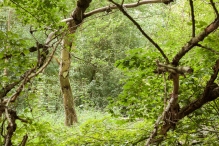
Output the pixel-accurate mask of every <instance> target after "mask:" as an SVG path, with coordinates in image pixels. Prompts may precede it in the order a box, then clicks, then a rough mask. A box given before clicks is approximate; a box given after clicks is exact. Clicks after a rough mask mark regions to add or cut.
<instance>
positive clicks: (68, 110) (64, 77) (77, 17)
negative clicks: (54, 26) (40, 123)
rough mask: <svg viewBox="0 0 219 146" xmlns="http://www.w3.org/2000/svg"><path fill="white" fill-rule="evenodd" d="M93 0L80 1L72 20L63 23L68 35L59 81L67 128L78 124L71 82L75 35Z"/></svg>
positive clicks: (65, 38) (63, 44)
mask: <svg viewBox="0 0 219 146" xmlns="http://www.w3.org/2000/svg"><path fill="white" fill-rule="evenodd" d="M90 2H91V0H78V1H77V7H76V9H75V10H74V11H73V13H72V15H71V19H66V20H64V21H62V22H67V25H68V33H69V35H66V36H65V37H64V38H63V41H62V50H61V63H60V72H59V79H60V84H61V89H62V94H63V100H64V107H65V116H66V117H65V124H66V125H67V126H70V125H72V124H73V123H76V122H77V115H76V111H75V106H74V98H73V95H72V91H71V85H70V82H69V70H70V64H71V57H70V56H71V54H70V52H71V48H72V44H73V37H72V36H73V34H74V33H75V31H76V29H77V27H78V26H79V25H80V24H81V23H82V20H83V17H84V12H85V10H86V9H87V8H88V7H89V4H90Z"/></svg>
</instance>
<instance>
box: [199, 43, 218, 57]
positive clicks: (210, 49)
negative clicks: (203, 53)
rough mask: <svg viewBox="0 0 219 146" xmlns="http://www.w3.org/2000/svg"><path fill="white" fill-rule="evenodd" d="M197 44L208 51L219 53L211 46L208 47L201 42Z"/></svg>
mask: <svg viewBox="0 0 219 146" xmlns="http://www.w3.org/2000/svg"><path fill="white" fill-rule="evenodd" d="M196 46H198V47H201V48H203V49H206V50H208V51H211V52H213V53H215V54H217V55H219V52H218V51H216V50H214V49H212V48H209V47H206V46H202V45H201V44H197V45H196Z"/></svg>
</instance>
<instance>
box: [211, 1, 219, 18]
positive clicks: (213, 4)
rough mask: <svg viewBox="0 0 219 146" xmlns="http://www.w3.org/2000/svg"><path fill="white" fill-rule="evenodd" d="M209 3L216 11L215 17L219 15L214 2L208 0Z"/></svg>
mask: <svg viewBox="0 0 219 146" xmlns="http://www.w3.org/2000/svg"><path fill="white" fill-rule="evenodd" d="M210 3H211V5H212V7H213V9H214V12H215V13H216V15H217V17H219V13H218V10H217V8H216V6H215V2H214V1H213V0H210Z"/></svg>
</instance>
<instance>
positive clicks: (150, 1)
mask: <svg viewBox="0 0 219 146" xmlns="http://www.w3.org/2000/svg"><path fill="white" fill-rule="evenodd" d="M165 2H170V0H142V1H140V0H138V2H136V3H131V4H123V7H125V8H134V7H138V6H141V5H145V4H153V3H165ZM109 8H110V9H111V10H113V9H118V7H117V6H116V5H112V6H106V7H102V8H98V9H95V10H93V11H90V12H88V13H85V14H84V18H86V17H90V16H92V15H94V14H97V13H101V12H106V11H107V10H108V9H109ZM69 19H70V18H69Z"/></svg>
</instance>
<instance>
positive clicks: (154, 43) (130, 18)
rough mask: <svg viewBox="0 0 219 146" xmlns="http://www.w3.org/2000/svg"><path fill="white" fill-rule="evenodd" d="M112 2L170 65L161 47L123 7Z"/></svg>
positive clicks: (111, 0)
mask: <svg viewBox="0 0 219 146" xmlns="http://www.w3.org/2000/svg"><path fill="white" fill-rule="evenodd" d="M109 1H110V2H112V3H113V4H114V5H116V6H117V7H118V8H119V10H120V11H121V12H122V13H123V14H124V15H125V16H126V17H128V18H129V20H130V21H132V23H133V24H134V25H135V26H136V27H137V28H138V30H139V31H140V32H141V33H142V34H143V35H144V36H145V37H146V38H147V39H148V40H149V41H150V42H151V43H152V44H153V45H154V46H155V48H157V50H158V51H159V52H160V53H161V55H162V56H163V58H164V59H165V60H166V63H167V64H169V59H168V57H167V56H166V55H165V54H164V52H163V50H162V49H161V48H160V46H159V45H158V44H157V43H156V42H155V41H154V40H153V39H152V38H151V37H150V36H149V35H147V34H146V33H145V32H144V30H143V29H142V28H141V26H140V25H139V24H138V23H137V22H136V21H135V20H134V19H133V18H132V17H131V16H130V15H129V14H128V13H127V12H126V11H125V10H124V8H123V6H121V5H119V4H117V3H116V2H114V1H113V0H109Z"/></svg>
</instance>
